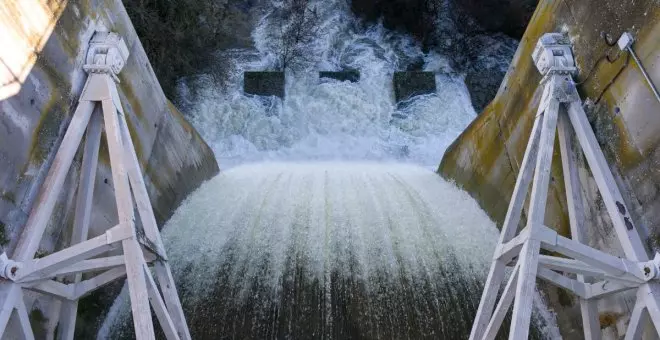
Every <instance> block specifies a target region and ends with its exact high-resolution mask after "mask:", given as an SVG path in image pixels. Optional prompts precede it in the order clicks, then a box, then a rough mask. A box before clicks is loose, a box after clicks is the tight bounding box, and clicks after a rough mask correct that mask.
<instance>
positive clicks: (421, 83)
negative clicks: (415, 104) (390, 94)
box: [394, 72, 436, 103]
mask: <svg viewBox="0 0 660 340" xmlns="http://www.w3.org/2000/svg"><path fill="white" fill-rule="evenodd" d="M435 90H436V85H435V74H434V73H433V72H394V97H395V99H396V102H397V103H399V102H403V101H406V100H408V99H410V98H412V97H415V96H419V95H423V94H430V93H435Z"/></svg>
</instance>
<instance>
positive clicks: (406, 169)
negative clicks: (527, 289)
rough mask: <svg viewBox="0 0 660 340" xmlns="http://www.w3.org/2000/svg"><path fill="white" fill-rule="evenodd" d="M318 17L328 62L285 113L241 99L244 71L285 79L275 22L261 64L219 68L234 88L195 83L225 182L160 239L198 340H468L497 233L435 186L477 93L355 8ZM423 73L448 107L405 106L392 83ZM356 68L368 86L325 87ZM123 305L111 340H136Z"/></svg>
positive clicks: (250, 54) (191, 83)
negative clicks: (279, 70) (333, 76)
mask: <svg viewBox="0 0 660 340" xmlns="http://www.w3.org/2000/svg"><path fill="white" fill-rule="evenodd" d="M313 4H314V6H315V8H316V12H317V14H318V16H319V22H320V31H319V37H318V38H317V39H315V40H314V41H313V43H311V44H310V45H309V46H307V47H306V48H307V49H308V51H309V53H310V55H314V56H316V59H314V61H313V62H309V63H308V64H306V65H303V66H302V67H301V68H298V69H297V70H296V71H295V72H294V71H287V80H286V98H285V99H284V100H280V99H278V98H265V97H256V96H247V95H244V94H243V93H242V74H243V71H246V70H264V69H272V67H273V66H274V65H275V64H276V59H277V58H276V54H277V46H276V44H274V43H273V41H276V39H277V32H278V29H277V27H274V25H275V23H274V22H273V19H272V13H271V12H269V11H266V12H265V13H264V14H263V17H262V19H261V20H260V21H259V22H258V25H257V26H256V27H255V29H254V31H253V40H254V42H255V48H254V49H245V50H230V51H224V52H221V53H219V56H218V60H219V62H220V63H222V65H223V67H225V68H226V69H227V70H228V74H229V76H228V78H227V79H226V81H225V82H224V83H222V84H217V83H213V82H212V81H211V79H212V78H211V77H197V78H195V79H186V80H184V81H182V83H181V94H182V98H183V99H182V100H181V105H182V106H183V107H184V110H185V112H186V114H187V115H188V117H189V118H190V120H191V122H192V123H193V124H194V125H195V127H196V128H197V130H198V131H199V132H200V133H201V134H202V136H203V137H204V139H205V140H206V141H207V142H208V143H209V145H210V146H211V147H212V149H213V150H214V152H215V154H216V157H217V159H218V163H219V164H220V167H221V168H222V169H223V170H224V171H223V172H221V173H220V174H219V175H218V176H217V177H216V178H214V179H212V180H210V181H208V182H207V183H205V184H204V185H202V187H201V188H199V189H198V190H197V191H196V192H195V193H193V194H192V195H191V196H190V197H189V198H188V199H187V200H186V201H185V202H184V203H183V205H182V206H181V207H180V208H179V209H178V210H177V211H176V213H175V214H174V216H173V217H172V219H171V220H170V221H169V222H168V223H167V225H166V226H165V228H164V231H163V235H164V239H165V242H166V248H167V251H168V256H169V259H170V263H171V265H172V268H173V270H174V273H175V278H176V283H177V286H178V287H179V292H180V295H181V297H182V301H183V305H184V310H185V312H186V317H187V320H188V323H189V325H190V328H191V332H192V333H193V338H195V339H230V338H231V339H236V338H240V339H272V338H278V339H284V338H287V339H312V338H313V339H321V338H324V339H348V338H365V339H417V338H432V339H464V338H467V336H468V335H469V331H470V327H471V323H472V320H473V318H474V315H475V313H476V308H477V305H478V302H479V297H480V294H481V289H482V283H483V281H484V280H485V275H486V271H487V269H488V267H487V266H488V265H489V262H490V257H491V256H492V252H493V250H494V246H495V242H496V239H497V235H498V232H497V229H496V228H495V225H494V224H493V223H492V222H491V221H490V220H489V218H488V217H487V216H486V215H485V213H484V212H483V211H482V210H481V209H480V208H479V206H478V205H477V204H476V203H475V202H474V200H472V199H471V198H470V197H469V195H467V194H466V193H465V192H462V191H460V190H459V189H457V188H456V187H455V186H454V185H453V184H450V183H447V182H446V181H444V180H443V179H441V178H440V177H439V176H438V175H437V174H435V173H434V172H432V171H431V169H435V168H437V166H438V164H439V162H440V160H441V158H442V154H443V152H444V150H445V149H446V148H447V146H448V145H449V144H450V143H451V142H452V141H453V140H454V139H455V138H456V137H457V136H458V134H459V133H460V132H461V131H462V130H463V129H464V128H465V127H466V126H467V124H469V122H470V121H471V120H472V119H473V118H474V117H475V112H474V110H473V108H472V106H471V104H470V99H469V95H468V93H467V91H466V88H465V85H464V83H463V80H462V78H461V76H460V75H457V73H456V72H454V71H453V70H452V69H451V67H449V64H448V63H447V62H446V60H445V59H444V58H443V57H442V56H440V55H438V54H433V53H431V54H425V53H423V52H422V50H421V48H420V47H419V46H418V45H417V44H416V43H415V42H414V41H413V40H412V39H410V38H409V37H407V36H405V35H402V34H394V33H392V32H389V31H387V30H385V29H383V27H382V26H380V25H374V26H370V27H369V26H364V25H363V24H361V23H359V22H358V21H357V20H356V19H355V18H354V17H353V16H352V15H351V13H350V10H349V8H348V4H347V2H345V1H342V0H336V1H320V0H319V1H313ZM280 5H281V3H280V2H278V1H272V7H273V8H275V9H277V6H280ZM412 64H418V65H423V69H424V70H427V71H433V72H436V81H437V87H438V91H437V93H436V94H432V95H426V96H422V97H418V98H415V99H413V100H412V101H410V102H408V103H406V104H405V105H397V104H396V103H394V98H393V97H394V96H393V93H392V80H391V79H392V74H393V72H394V71H396V70H404V69H406V68H407V67H408V66H409V65H412ZM345 68H350V69H358V70H359V71H360V73H361V79H360V81H359V82H356V83H349V82H341V81H335V80H324V81H321V80H319V79H318V73H317V72H318V71H319V70H330V71H336V70H341V69H345ZM126 295H127V294H125V292H124V294H123V295H122V297H121V298H119V299H118V300H117V301H116V303H115V305H114V306H113V307H112V309H111V312H110V314H109V317H108V319H107V320H106V322H105V324H104V327H103V329H102V330H101V333H100V336H99V337H100V338H110V339H115V338H130V337H131V328H132V327H131V321H130V315H129V314H130V313H129V308H127V301H126V299H127V296H126ZM533 333H534V337H540V335H539V334H538V331H537V329H535V330H534V332H533Z"/></svg>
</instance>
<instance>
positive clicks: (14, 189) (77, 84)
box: [0, 0, 218, 310]
mask: <svg viewBox="0 0 660 340" xmlns="http://www.w3.org/2000/svg"><path fill="white" fill-rule="evenodd" d="M23 7H25V6H24V4H23V2H22V1H20V0H6V1H3V2H2V3H0V22H1V23H2V24H0V31H2V32H3V40H2V41H3V44H5V46H4V48H3V51H2V52H0V59H2V61H3V63H0V65H3V66H0V77H1V78H0V243H1V244H2V247H3V248H4V250H5V251H8V253H9V254H10V256H11V252H12V250H13V247H14V246H15V244H16V242H17V239H18V237H19V235H20V232H21V230H22V228H23V226H24V224H25V222H26V219H27V216H28V214H29V213H30V210H31V208H32V206H33V204H34V203H35V200H36V198H37V195H38V193H39V190H40V188H41V185H42V184H43V181H44V178H45V176H46V174H47V172H48V170H49V168H50V166H51V164H52V162H53V158H54V155H55V152H56V151H57V149H58V146H59V144H60V143H61V140H62V137H63V134H64V132H65V131H66V128H67V126H68V124H69V121H70V119H71V116H72V114H73V110H74V109H75V107H76V104H77V102H78V97H79V95H80V93H81V90H82V86H83V85H84V82H85V80H86V74H85V73H84V72H83V70H82V64H83V61H84V58H85V55H86V49H87V42H88V41H89V39H90V38H91V36H92V34H93V32H94V30H95V27H96V24H98V23H103V24H104V25H105V26H106V27H107V28H108V29H110V30H112V31H114V32H117V33H119V34H120V35H122V36H123V37H124V39H125V41H126V43H127V45H128V48H129V50H130V57H129V59H128V62H127V64H126V66H125V68H124V69H123V70H122V72H121V73H120V75H119V78H120V81H121V82H120V84H119V85H118V89H119V95H120V99H121V102H122V105H123V108H124V111H125V113H126V118H127V122H128V127H129V130H130V133H131V136H132V138H133V141H134V144H135V146H136V148H137V154H138V158H139V161H140V164H141V166H142V169H143V172H144V173H145V182H146V185H147V189H148V191H149V195H150V198H151V201H152V204H153V207H154V210H155V214H156V218H157V220H158V222H159V223H161V224H162V223H163V222H164V221H165V220H167V219H168V218H169V217H170V216H171V214H172V213H173V211H174V209H175V208H176V207H177V206H178V204H179V203H180V202H181V201H182V200H183V198H185V196H186V195H187V194H188V193H190V192H191V191H193V190H194V189H195V188H196V187H197V186H198V185H199V184H200V183H201V182H203V181H205V180H206V179H209V178H210V177H212V176H214V175H215V174H216V173H217V172H218V164H217V163H216V160H215V157H214V155H213V152H212V151H211V150H210V148H209V147H208V146H207V145H206V143H205V142H204V141H203V140H202V139H201V137H200V136H199V135H198V133H197V132H196V131H195V130H194V128H193V127H192V126H191V125H190V124H188V122H187V121H186V120H185V118H184V117H183V116H182V115H181V113H180V112H179V111H178V110H177V109H176V108H175V107H174V106H173V105H172V104H171V103H170V102H169V101H168V100H167V98H165V96H164V94H163V91H162V90H161V88H160V86H159V83H158V80H157V79H156V77H155V75H154V73H153V70H152V68H151V66H150V63H149V60H148V59H147V57H146V55H145V52H144V50H143V48H142V45H141V44H140V41H139V40H138V37H137V35H136V33H135V30H134V29H133V26H132V25H131V22H130V20H129V18H128V16H127V14H126V11H125V10H124V7H123V5H122V3H121V1H120V0H105V1H95V0H89V1H68V2H67V1H64V0H54V1H47V2H43V4H42V6H41V7H39V6H37V7H34V8H33V7H30V8H23ZM8 18H12V20H9V19H8ZM5 32H9V34H8V35H5ZM5 37H8V38H7V39H4V38H5ZM23 37H30V39H26V38H23ZM6 44H9V46H6ZM7 51H8V52H9V53H7ZM3 67H4V69H3ZM104 144H105V137H104V138H103V139H102V147H101V150H100V156H99V168H98V172H97V176H96V183H95V188H94V202H93V207H92V210H93V214H92V218H91V223H90V237H93V236H97V235H99V234H100V233H101V232H103V231H104V230H105V229H106V228H107V227H109V226H112V225H115V224H116V220H117V216H116V208H115V202H114V196H113V186H112V176H111V172H110V167H109V156H108V151H107V147H106V146H105V145H104ZM81 156H82V155H81V152H80V151H79V152H78V154H77V156H76V157H75V158H74V163H73V165H72V167H71V169H70V171H69V174H68V177H67V179H66V181H65V184H64V189H63V191H62V193H61V194H60V196H59V199H58V201H57V204H56V207H55V210H54V211H55V212H54V215H53V216H52V218H51V219H50V223H49V225H48V228H47V229H46V232H45V235H44V239H43V241H42V243H41V245H40V250H39V252H40V253H41V254H47V253H50V252H53V251H56V250H58V249H60V248H62V247H63V246H65V245H67V244H68V242H69V237H70V234H71V228H72V222H73V215H74V214H73V206H74V205H75V204H74V203H75V196H76V188H77V183H78V177H79V172H80V163H81V158H82V157H81ZM30 303H31V302H30ZM31 305H32V306H34V307H35V308H42V307H43V306H44V305H43V304H42V301H40V300H39V299H37V300H36V302H34V303H31ZM31 305H29V306H31ZM29 308H30V307H29ZM82 309H83V310H84V308H82ZM42 310H44V309H43V308H42Z"/></svg>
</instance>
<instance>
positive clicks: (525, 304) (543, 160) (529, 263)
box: [470, 33, 660, 340]
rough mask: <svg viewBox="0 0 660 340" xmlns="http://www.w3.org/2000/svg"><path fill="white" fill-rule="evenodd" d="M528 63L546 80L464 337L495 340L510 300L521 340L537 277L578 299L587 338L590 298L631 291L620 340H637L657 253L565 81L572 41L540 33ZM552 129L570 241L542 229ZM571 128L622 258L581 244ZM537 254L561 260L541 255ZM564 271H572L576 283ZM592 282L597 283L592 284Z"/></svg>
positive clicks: (655, 310) (592, 310)
mask: <svg viewBox="0 0 660 340" xmlns="http://www.w3.org/2000/svg"><path fill="white" fill-rule="evenodd" d="M533 59H534V62H535V63H536V66H537V68H538V69H539V71H541V73H542V74H543V75H544V79H543V81H542V83H541V84H542V85H543V86H544V90H543V96H542V99H541V104H540V105H539V110H538V113H537V116H536V118H535V123H534V126H533V128H532V132H531V135H530V139H529V141H528V144H527V150H526V152H525V156H524V158H523V163H522V165H521V169H520V172H519V174H518V179H517V180H516V186H515V188H514V191H513V195H512V198H511V202H510V203H509V210H508V212H507V217H506V219H505V222H504V226H503V228H502V233H501V235H500V240H499V242H498V245H497V247H496V250H495V255H494V256H493V262H492V265H491V268H490V272H489V274H488V279H487V281H486V287H485V289H484V292H483V295H482V298H481V302H480V305H479V309H478V310H477V316H476V318H475V321H474V324H473V326H472V333H471V335H470V339H474V340H476V339H494V338H495V336H496V335H497V331H498V330H499V328H500V327H501V324H502V321H503V319H504V315H505V314H506V312H507V310H508V309H509V308H510V305H511V303H512V301H513V303H514V307H513V319H512V324H511V330H510V333H509V334H510V339H512V340H519V339H526V338H527V337H528V336H529V327H530V322H531V312H532V300H533V299H532V298H533V294H534V293H535V289H536V279H537V278H540V279H543V280H545V281H547V282H549V283H551V284H553V285H556V286H559V287H562V288H565V289H568V290H570V291H572V292H573V293H574V294H576V295H577V296H578V297H579V298H580V304H581V312H582V317H583V325H584V334H585V338H586V339H590V340H593V339H600V338H601V332H600V327H599V322H598V314H597V308H596V304H595V300H596V299H598V298H601V297H603V296H606V295H609V294H613V293H616V292H620V291H623V290H628V289H637V303H636V305H635V308H634V310H633V314H632V318H631V321H630V325H629V328H628V331H627V334H626V339H639V337H640V334H641V332H642V329H643V325H644V324H645V323H646V320H650V321H651V322H652V323H653V324H654V326H655V328H656V331H657V330H659V329H660V266H659V265H660V254H656V257H655V259H654V260H652V261H649V258H648V256H647V254H646V251H645V248H644V246H643V243H642V241H641V238H640V236H639V233H638V231H637V230H636V228H635V226H634V224H633V222H632V219H631V217H630V215H629V210H628V208H627V207H626V205H625V203H624V201H623V198H622V195H621V192H620V191H619V188H618V187H617V186H616V182H615V181H614V177H613V176H612V173H611V172H610V169H609V167H608V165H607V162H606V160H605V157H604V155H603V153H602V151H601V149H600V147H599V146H598V143H597V141H596V137H595V135H594V133H593V131H592V129H591V127H590V125H589V122H588V121H587V118H586V114H585V113H584V110H583V109H582V102H581V100H580V97H579V95H578V93H577V90H576V88H575V83H574V82H573V79H572V77H571V74H573V73H574V72H575V71H576V68H575V62H574V60H573V55H572V51H571V48H570V42H569V41H568V40H567V39H566V38H565V37H564V36H563V35H562V34H558V33H550V34H546V35H544V36H543V37H541V39H540V40H539V43H538V44H537V47H536V49H535V51H534V55H533ZM541 120H542V121H541ZM555 131H558V135H559V146H560V153H561V158H562V166H563V170H564V180H565V186H566V193H567V201H568V202H567V203H568V211H569V219H570V225H571V234H572V235H573V239H568V238H565V237H562V236H560V235H558V234H557V233H556V232H555V231H554V230H552V229H551V228H548V227H547V226H545V225H544V217H545V209H546V203H547V194H548V184H549V180H550V169H551V164H552V154H553V148H554V141H555ZM571 131H574V132H575V136H576V139H577V141H578V143H577V144H576V145H579V146H580V147H581V149H582V152H583V153H584V155H585V158H586V159H587V163H588V165H589V167H590V169H591V172H592V173H593V175H594V178H595V180H596V183H597V185H598V188H599V190H600V193H601V195H602V196H603V201H604V202H605V206H606V208H607V210H608V213H609V215H610V218H611V219H612V223H613V225H614V229H615V231H616V232H617V236H618V238H619V240H620V242H621V245H622V247H623V249H624V252H625V254H626V257H627V258H618V257H616V256H613V255H610V254H607V253H605V252H602V251H600V250H597V249H594V248H591V247H589V246H586V245H584V244H583V242H585V241H586V240H585V237H584V235H583V232H584V230H583V227H584V226H583V223H584V207H583V206H582V196H581V192H580V182H579V177H578V173H577V171H578V170H577V165H576V156H575V153H574V151H575V150H574V146H573V145H574V140H573V136H572V134H571ZM533 162H535V163H536V165H535V168H534V169H532V168H531V164H532V163H533ZM532 176H533V179H532ZM530 180H531V181H532V183H533V184H532V191H531V194H530V205H529V209H528V211H529V216H528V221H527V225H526V227H525V228H524V229H523V230H522V231H520V232H517V231H516V228H517V225H518V222H519V220H520V213H521V211H522V206H523V204H524V201H525V197H526V195H527V187H528V185H529V182H530ZM541 249H546V250H549V251H552V252H557V253H559V254H560V255H563V256H565V257H556V256H545V255H540V251H541ZM507 266H513V267H514V269H513V274H512V276H511V277H510V279H509V281H508V282H507V284H506V286H505V288H504V291H503V293H502V297H501V298H500V301H499V303H498V304H497V307H496V308H495V312H494V313H493V306H494V305H495V301H496V299H497V294H498V292H499V288H500V285H501V283H502V282H503V279H504V276H505V269H506V267H507ZM566 274H575V275H576V276H575V277H576V278H575V279H573V277H572V276H566ZM592 281H595V282H593V283H590V282H592ZM605 283H606V284H605ZM514 291H515V294H514V293H513V292H514Z"/></svg>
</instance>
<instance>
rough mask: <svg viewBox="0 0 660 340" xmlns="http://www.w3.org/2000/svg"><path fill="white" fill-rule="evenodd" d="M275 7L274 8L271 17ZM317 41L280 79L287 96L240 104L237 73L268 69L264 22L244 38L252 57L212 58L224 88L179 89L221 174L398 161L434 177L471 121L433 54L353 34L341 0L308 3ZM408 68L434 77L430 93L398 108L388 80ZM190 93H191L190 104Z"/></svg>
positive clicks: (404, 41)
mask: <svg viewBox="0 0 660 340" xmlns="http://www.w3.org/2000/svg"><path fill="white" fill-rule="evenodd" d="M277 4H278V3H277V2H274V5H273V7H274V8H276V6H277ZM312 7H314V8H315V11H316V13H317V14H318V16H319V25H318V26H319V31H318V33H317V36H318V38H317V39H315V40H314V42H313V43H312V44H310V45H309V46H306V47H305V48H306V50H307V51H309V54H310V55H313V56H315V57H316V58H314V62H310V63H307V64H305V65H303V66H302V67H299V68H297V69H296V70H295V72H294V71H291V70H288V71H287V79H286V97H285V99H284V100H283V101H282V100H280V99H279V98H264V97H258V96H250V95H244V94H243V89H242V85H243V83H242V77H243V72H244V71H250V70H269V69H272V68H273V67H274V65H275V63H276V59H277V58H276V57H277V51H278V48H277V44H276V43H274V42H277V39H278V37H277V33H278V32H279V29H277V27H273V26H274V25H276V24H277V22H275V23H274V22H272V21H273V20H271V14H266V15H265V16H264V19H262V20H261V21H260V23H259V25H258V26H257V27H256V28H255V30H254V32H253V39H254V41H255V47H256V50H231V51H228V52H224V53H221V54H220V55H219V62H222V63H223V65H224V66H225V67H227V68H229V77H228V80H227V82H226V83H225V84H222V86H217V85H216V84H213V83H212V82H211V81H210V80H209V79H208V78H203V77H202V78H201V79H195V80H189V81H188V82H183V83H182V93H183V97H184V101H186V100H187V102H188V103H187V105H186V106H187V107H188V109H187V112H188V114H189V116H190V117H191V121H192V123H193V125H194V126H195V127H196V128H197V130H198V131H200V133H201V134H202V136H203V137H204V139H205V140H206V141H207V142H208V143H209V145H210V146H211V147H212V148H213V150H214V151H215V153H216V157H217V158H218V163H219V164H220V166H221V167H222V168H224V169H226V168H229V167H233V166H236V165H238V164H242V163H245V162H256V161H264V160H288V161H301V160H361V161H364V160H370V161H382V160H397V161H401V162H412V163H416V164H420V165H422V166H425V167H428V168H434V169H435V168H436V167H437V166H438V163H439V161H440V159H441V158H442V154H443V152H444V150H445V149H446V147H447V146H448V145H449V144H450V143H451V142H452V141H453V140H454V139H455V138H456V137H457V136H458V134H460V132H461V131H462V130H463V129H464V128H465V127H466V126H467V124H469V122H470V121H471V120H472V119H473V118H474V117H475V116H476V114H475V112H474V109H473V108H472V105H471V103H470V98H469V94H468V93H467V90H466V88H465V85H464V83H463V80H462V78H461V77H460V76H458V75H455V74H454V73H453V72H452V70H451V68H450V67H449V66H447V63H446V62H445V60H444V58H443V57H442V56H440V55H438V54H434V53H431V54H424V53H422V50H421V48H420V47H419V45H418V44H417V43H416V42H415V41H414V40H412V39H411V38H410V37H408V36H405V35H402V34H394V33H392V32H390V31H387V30H385V29H384V28H383V27H382V26H380V25H376V26H371V27H366V28H365V27H362V26H361V25H360V24H359V23H358V22H357V20H356V19H355V18H354V17H353V16H352V14H351V12H350V9H349V8H348V2H346V1H313V4H312ZM411 63H423V65H424V66H423V69H424V70H426V71H432V72H436V74H437V76H436V82H437V88H438V91H437V93H436V94H433V95H427V96H423V97H418V98H416V99H413V100H412V102H411V103H409V105H406V106H405V108H403V109H397V105H396V103H395V102H394V95H393V90H392V87H393V86H392V75H393V73H394V71H398V70H405V69H406V67H407V66H408V65H410V64H411ZM346 68H348V69H357V70H359V71H360V73H361V79H360V81H359V82H357V83H350V82H341V81H336V80H323V81H322V80H319V78H318V71H319V70H329V71H334V70H342V69H346ZM189 86H192V87H194V88H195V91H194V95H193V94H192V92H191V91H190V90H189Z"/></svg>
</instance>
